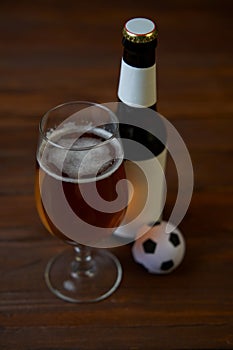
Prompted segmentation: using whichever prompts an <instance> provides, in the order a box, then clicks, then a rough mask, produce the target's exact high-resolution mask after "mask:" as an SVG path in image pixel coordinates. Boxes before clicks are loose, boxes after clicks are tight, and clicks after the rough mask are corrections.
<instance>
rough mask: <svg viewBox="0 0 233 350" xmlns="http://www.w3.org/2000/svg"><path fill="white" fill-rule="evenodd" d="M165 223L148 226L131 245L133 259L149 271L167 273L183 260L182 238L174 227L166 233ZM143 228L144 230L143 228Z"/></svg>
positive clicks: (183, 245) (183, 246) (183, 247)
mask: <svg viewBox="0 0 233 350" xmlns="http://www.w3.org/2000/svg"><path fill="white" fill-rule="evenodd" d="M166 225H167V222H165V221H162V222H161V224H159V225H155V226H153V227H151V228H150V227H149V226H148V231H147V232H146V233H145V234H143V235H142V236H141V237H139V238H138V239H137V240H136V241H135V242H134V245H133V247H132V254H133V258H134V260H135V261H136V262H137V263H139V264H141V265H143V266H144V267H145V268H146V269H147V270H148V272H150V273H157V274H165V273H169V272H171V271H173V270H174V269H175V268H176V267H177V266H178V265H179V264H180V263H181V261H182V260H183V257H184V253H185V242H184V238H183V236H182V234H181V232H180V231H179V230H178V229H177V228H175V227H174V229H173V230H172V232H170V233H166V231H165V229H166ZM169 225H170V226H172V225H171V224H169ZM143 229H144V231H143V232H145V228H143Z"/></svg>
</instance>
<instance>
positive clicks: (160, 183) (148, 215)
mask: <svg viewBox="0 0 233 350" xmlns="http://www.w3.org/2000/svg"><path fill="white" fill-rule="evenodd" d="M166 155H167V151H166V148H165V149H164V150H163V152H161V153H160V155H159V156H158V157H155V158H151V159H147V160H142V161H137V162H134V163H133V162H131V161H126V162H125V170H126V178H127V179H128V180H129V181H130V182H131V184H132V186H133V189H132V191H133V192H131V191H130V189H129V192H130V193H129V195H130V196H129V197H131V196H132V200H131V202H130V203H129V206H128V208H127V211H126V215H125V217H124V220H123V222H122V223H121V226H120V227H118V228H117V230H116V231H115V234H116V235H117V236H120V237H123V238H128V239H132V240H134V239H135V238H136V237H137V234H138V232H139V230H140V228H141V227H142V226H143V225H148V224H149V225H150V224H151V223H155V222H156V221H159V220H160V219H161V216H162V211H163V205H164V200H165V194H166V187H165V175H164V169H165V163H166ZM135 165H138V166H139V169H143V173H144V174H145V175H146V178H143V177H142V175H141V172H140V171H139V170H137V167H135ZM126 224H128V225H127V226H124V225H126Z"/></svg>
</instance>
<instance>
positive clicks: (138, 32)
mask: <svg viewBox="0 0 233 350" xmlns="http://www.w3.org/2000/svg"><path fill="white" fill-rule="evenodd" d="M123 36H124V37H125V38H126V39H127V40H129V41H131V42H133V43H148V42H150V41H152V40H154V39H156V38H157V37H158V30H157V27H156V25H155V23H154V22H152V21H151V20H150V19H147V18H133V19H130V20H129V21H128V22H126V24H125V26H124V29H123Z"/></svg>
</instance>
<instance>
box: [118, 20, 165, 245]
mask: <svg viewBox="0 0 233 350" xmlns="http://www.w3.org/2000/svg"><path fill="white" fill-rule="evenodd" d="M122 33H123V38H122V44H123V57H122V60H121V68H120V76H119V85H118V99H119V102H121V103H119V107H118V117H119V120H120V134H121V137H122V142H123V146H124V144H125V140H128V139H131V140H134V141H136V142H138V143H140V144H143V145H144V146H145V147H146V148H147V149H148V150H150V155H149V156H145V154H144V153H143V154H141V153H140V152H137V151H136V150H135V151H132V150H131V151H130V153H131V154H130V155H129V158H130V159H131V160H127V158H126V161H125V167H126V173H127V178H128V180H129V181H130V182H131V184H132V185H133V192H132V200H131V201H130V203H129V206H128V209H127V213H126V217H125V221H124V222H123V224H125V223H129V222H132V220H134V219H135V218H137V219H136V221H135V220H134V221H135V224H133V225H131V226H129V228H127V229H126V228H125V229H123V227H121V228H119V229H117V231H116V234H117V235H119V236H122V237H124V238H129V239H131V238H132V239H134V237H135V235H136V234H137V231H138V230H139V229H140V227H141V226H142V225H151V224H152V225H153V224H155V223H159V222H160V218H161V211H162V206H163V197H164V172H163V171H161V169H163V170H164V168H165V163H166V146H165V145H166V130H165V126H164V125H163V122H162V120H161V118H160V117H159V114H157V113H156V112H153V113H152V114H153V118H155V119H153V123H152V126H151V127H152V128H156V129H157V132H159V135H160V136H161V138H160V137H159V138H157V137H155V136H154V135H153V134H152V133H150V132H148V130H144V129H143V128H142V127H138V126H137V122H136V119H135V118H139V119H140V121H141V120H142V118H143V111H145V109H152V110H153V111H156V102H157V94H156V62H155V49H156V46H157V37H158V31H157V27H156V24H155V23H154V22H153V21H151V20H150V19H147V18H133V19H130V20H129V21H127V22H126V24H125V26H124V28H123V32H122ZM150 111H151V110H150ZM151 112H152V111H151ZM121 121H122V123H121ZM135 124H136V125H135ZM147 129H148V128H147ZM124 147H125V148H127V146H126V144H125V146H124ZM132 153H133V154H132ZM126 156H128V154H127V151H126ZM132 158H133V159H132ZM132 160H133V162H132ZM142 169H144V170H142ZM143 172H145V173H146V176H145V173H144V174H143ZM148 176H149V178H148ZM148 183H152V184H153V189H152V188H151V187H150V188H148ZM148 198H149V199H148ZM146 203H147V209H146V210H144V209H145V204H146Z"/></svg>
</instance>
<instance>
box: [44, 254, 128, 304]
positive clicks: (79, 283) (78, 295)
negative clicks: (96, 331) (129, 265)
mask: <svg viewBox="0 0 233 350" xmlns="http://www.w3.org/2000/svg"><path fill="white" fill-rule="evenodd" d="M77 250H79V254H77ZM84 250H85V248H84ZM81 251H82V248H78V247H75V248H69V249H66V250H65V251H63V252H62V253H59V254H58V255H56V256H54V257H53V258H52V259H51V260H50V261H49V263H48V265H47V267H46V270H45V281H46V283H47V286H48V287H49V289H50V290H51V291H52V292H53V293H54V294H55V295H56V296H57V297H59V298H61V299H63V300H65V301H68V302H72V303H83V302H97V301H100V300H103V299H105V298H107V297H108V296H110V295H111V294H112V293H113V292H114V291H115V290H116V289H117V287H118V286H119V284H120V282H121V279H122V268H121V264H120V262H119V260H118V259H117V258H116V257H115V256H114V255H113V254H112V253H110V252H108V251H106V250H102V249H93V250H91V253H90V251H89V250H88V254H85V257H84V260H83V256H82V255H81V254H80V252H81Z"/></svg>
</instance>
